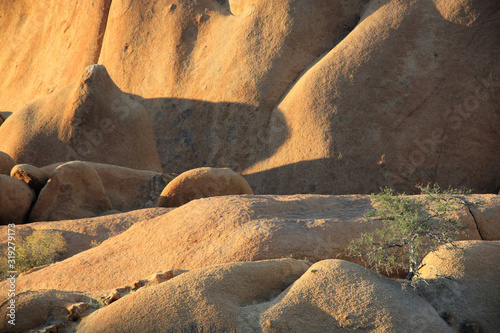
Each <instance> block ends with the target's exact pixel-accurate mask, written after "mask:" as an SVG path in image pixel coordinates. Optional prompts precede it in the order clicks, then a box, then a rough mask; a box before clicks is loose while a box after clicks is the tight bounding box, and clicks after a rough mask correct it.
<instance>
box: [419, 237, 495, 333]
mask: <svg viewBox="0 0 500 333" xmlns="http://www.w3.org/2000/svg"><path fill="white" fill-rule="evenodd" d="M456 244H457V245H458V246H461V247H462V249H463V251H457V250H453V249H450V248H447V247H445V246H442V247H441V248H440V249H439V250H438V251H436V252H432V253H430V254H428V255H427V256H426V257H425V258H424V260H423V261H422V262H423V263H424V264H427V265H426V266H424V267H423V268H422V269H421V270H420V272H421V274H422V277H423V278H425V279H433V278H435V277H436V273H437V274H438V275H439V276H441V277H445V278H441V279H438V280H437V281H433V282H431V283H430V284H429V285H426V284H424V283H422V284H420V289H421V292H422V294H423V296H424V297H425V298H427V299H428V300H429V302H430V303H431V304H432V305H433V306H434V308H436V310H437V311H438V312H439V313H440V314H441V315H443V317H445V318H446V319H447V321H448V322H449V323H450V325H451V326H452V327H453V328H454V329H455V330H456V331H460V330H462V331H464V330H465V329H466V328H468V329H469V330H473V331H475V332H491V333H493V332H497V331H498V328H499V327H500V286H499V284H498V281H499V279H498V277H499V276H500V242H498V241H496V242H487V241H462V242H457V243H456ZM446 277H447V278H446Z"/></svg>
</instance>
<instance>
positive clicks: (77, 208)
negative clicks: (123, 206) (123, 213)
mask: <svg viewBox="0 0 500 333" xmlns="http://www.w3.org/2000/svg"><path fill="white" fill-rule="evenodd" d="M110 210H113V207H112V206H111V203H110V202H109V200H108V197H107V196H106V192H105V190H104V186H103V184H102V181H101V178H100V177H99V174H98V173H97V172H96V171H95V169H94V168H92V166H90V165H88V164H86V163H84V162H68V163H65V164H62V165H60V166H58V167H57V168H56V169H55V171H54V172H52V173H51V174H50V180H49V181H48V182H47V184H46V185H45V187H44V188H43V189H42V191H41V192H40V195H39V196H38V199H37V200H36V203H35V205H34V207H33V210H32V211H31V214H30V218H29V220H30V222H37V221H59V220H67V219H78V218H85V217H93V216H97V215H100V214H102V213H104V212H107V211H110Z"/></svg>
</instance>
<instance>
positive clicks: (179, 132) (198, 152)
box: [130, 95, 288, 173]
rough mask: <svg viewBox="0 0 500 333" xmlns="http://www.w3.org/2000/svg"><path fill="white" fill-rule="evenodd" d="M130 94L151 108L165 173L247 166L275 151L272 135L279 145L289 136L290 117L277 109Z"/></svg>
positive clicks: (236, 169) (234, 168) (147, 107)
mask: <svg viewBox="0 0 500 333" xmlns="http://www.w3.org/2000/svg"><path fill="white" fill-rule="evenodd" d="M130 97H131V98H132V99H134V100H136V101H138V102H139V103H141V104H142V105H144V107H145V108H146V110H147V111H148V115H149V117H150V118H151V124H152V126H153V131H154V134H155V137H156V146H157V149H158V153H159V155H160V160H161V163H162V167H163V171H164V172H166V173H182V172H184V171H187V170H190V169H194V168H199V167H205V166H209V167H228V168H231V169H233V170H234V171H237V172H238V171H242V170H244V169H245V168H247V167H249V166H251V165H253V164H254V163H256V162H258V161H261V160H264V159H266V158H268V157H270V156H271V155H272V154H273V153H274V152H275V150H274V151H269V150H268V148H267V147H268V141H269V140H268V139H269V137H270V136H271V134H273V136H272V137H273V141H274V142H273V147H277V148H278V147H279V146H281V145H282V144H283V143H284V142H285V140H286V139H287V137H288V128H287V126H286V124H285V119H284V117H283V115H282V114H281V113H280V112H279V111H277V110H276V109H275V110H271V111H270V110H263V109H260V108H258V107H255V106H252V105H248V104H241V103H231V102H219V103H212V102H206V101H200V100H192V99H178V98H151V99H146V98H142V97H140V96H137V95H130ZM271 118H272V119H271ZM270 124H271V125H270ZM277 133H278V134H279V135H278V136H277V135H276V134H277ZM276 138H278V141H279V142H276Z"/></svg>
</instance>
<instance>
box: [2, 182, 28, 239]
mask: <svg viewBox="0 0 500 333" xmlns="http://www.w3.org/2000/svg"><path fill="white" fill-rule="evenodd" d="M34 200H35V192H34V191H33V190H32V189H31V188H30V187H29V186H28V185H26V183H24V182H22V181H20V180H19V179H16V178H12V177H9V176H6V175H1V174H0V225H3V224H12V223H14V224H21V223H24V222H26V221H27V219H28V214H29V211H30V208H31V205H32V204H33V201H34ZM5 237H7V234H5Z"/></svg>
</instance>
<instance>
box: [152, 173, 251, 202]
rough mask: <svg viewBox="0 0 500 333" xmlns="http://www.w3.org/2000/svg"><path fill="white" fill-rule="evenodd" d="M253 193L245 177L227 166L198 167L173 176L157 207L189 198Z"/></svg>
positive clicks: (187, 200) (188, 199) (185, 200)
mask: <svg viewBox="0 0 500 333" xmlns="http://www.w3.org/2000/svg"><path fill="white" fill-rule="evenodd" d="M242 194H253V192H252V189H251V188H250V185H248V183H247V181H246V180H245V178H243V177H242V176H240V175H238V174H237V173H236V172H234V171H233V170H231V169H229V168H224V169H218V168H198V169H193V170H189V171H186V172H184V173H182V174H180V175H179V176H177V177H175V178H174V180H172V181H171V182H170V183H169V184H168V185H167V186H166V187H165V189H164V190H163V191H162V192H161V196H160V198H159V200H158V203H157V207H179V206H182V205H184V204H186V203H188V202H189V201H191V200H194V199H201V198H208V197H216V196H223V195H242Z"/></svg>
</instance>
